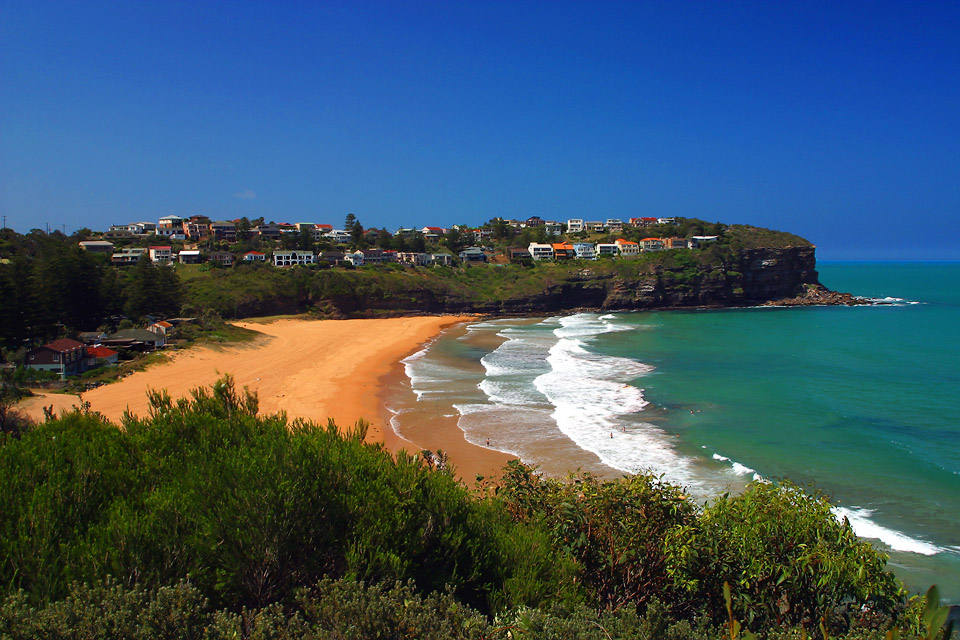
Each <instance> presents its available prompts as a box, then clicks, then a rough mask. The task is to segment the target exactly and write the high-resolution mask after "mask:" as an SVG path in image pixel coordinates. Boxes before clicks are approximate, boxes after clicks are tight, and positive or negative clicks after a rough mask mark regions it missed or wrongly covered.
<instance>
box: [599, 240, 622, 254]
mask: <svg viewBox="0 0 960 640" xmlns="http://www.w3.org/2000/svg"><path fill="white" fill-rule="evenodd" d="M618 255H620V247H618V246H617V245H616V244H614V243H612V242H598V243H597V257H600V256H618Z"/></svg>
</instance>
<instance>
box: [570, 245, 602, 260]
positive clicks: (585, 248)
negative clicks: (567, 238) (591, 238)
mask: <svg viewBox="0 0 960 640" xmlns="http://www.w3.org/2000/svg"><path fill="white" fill-rule="evenodd" d="M573 251H574V253H576V254H577V257H578V258H580V259H581V260H596V259H597V248H596V247H595V246H594V245H593V243H592V242H574V243H573Z"/></svg>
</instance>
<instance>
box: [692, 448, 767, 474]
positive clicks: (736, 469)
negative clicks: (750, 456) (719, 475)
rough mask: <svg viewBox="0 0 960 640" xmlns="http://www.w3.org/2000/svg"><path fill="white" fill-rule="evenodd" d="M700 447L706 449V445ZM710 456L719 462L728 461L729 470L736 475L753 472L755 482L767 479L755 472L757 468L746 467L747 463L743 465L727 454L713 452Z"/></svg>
mask: <svg viewBox="0 0 960 640" xmlns="http://www.w3.org/2000/svg"><path fill="white" fill-rule="evenodd" d="M702 448H703V449H706V447H702ZM712 457H713V459H714V460H719V461H720V462H729V463H730V471H731V472H732V473H733V474H734V475H737V476H747V475H750V474H753V479H754V480H756V481H757V482H766V481H767V480H766V478H764V477H763V476H761V475H760V474H759V473H757V470H756V469H751V468H750V467H748V466H747V465H745V464H740V463H739V462H737V461H736V460H731V459H730V458H728V457H727V456H722V455H720V454H719V453H715V454H713V456H712Z"/></svg>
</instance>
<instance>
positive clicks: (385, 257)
mask: <svg viewBox="0 0 960 640" xmlns="http://www.w3.org/2000/svg"><path fill="white" fill-rule="evenodd" d="M392 262H400V258H399V257H398V256H397V252H396V251H394V250H393V249H384V250H383V251H381V252H380V263H381V264H388V263H392Z"/></svg>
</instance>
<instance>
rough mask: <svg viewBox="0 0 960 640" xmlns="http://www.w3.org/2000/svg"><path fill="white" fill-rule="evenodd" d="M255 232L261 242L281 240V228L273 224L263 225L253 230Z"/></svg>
mask: <svg viewBox="0 0 960 640" xmlns="http://www.w3.org/2000/svg"><path fill="white" fill-rule="evenodd" d="M253 232H254V233H255V234H257V236H258V237H259V238H260V239H261V240H279V239H280V227H279V226H277V225H275V224H273V223H272V222H271V223H270V224H261V225H260V226H258V227H254V228H253Z"/></svg>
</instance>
